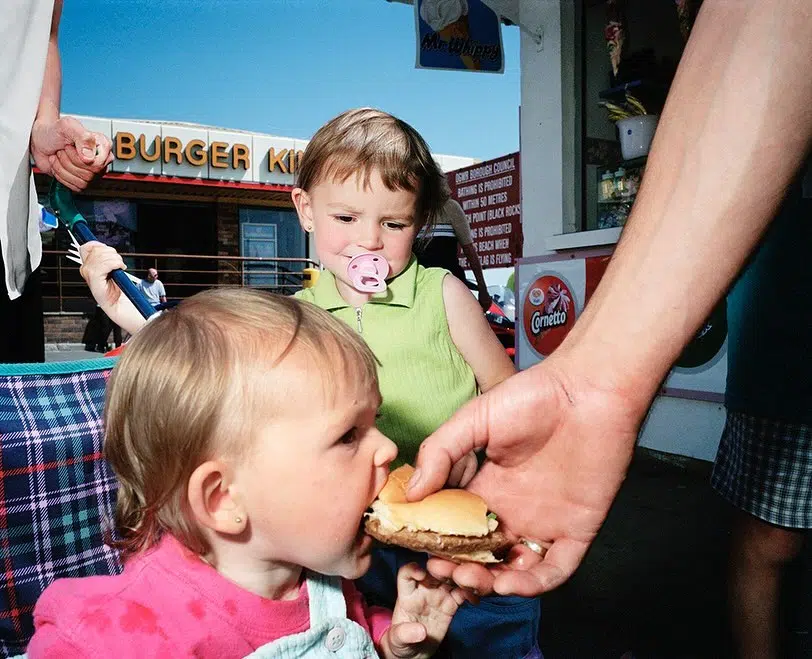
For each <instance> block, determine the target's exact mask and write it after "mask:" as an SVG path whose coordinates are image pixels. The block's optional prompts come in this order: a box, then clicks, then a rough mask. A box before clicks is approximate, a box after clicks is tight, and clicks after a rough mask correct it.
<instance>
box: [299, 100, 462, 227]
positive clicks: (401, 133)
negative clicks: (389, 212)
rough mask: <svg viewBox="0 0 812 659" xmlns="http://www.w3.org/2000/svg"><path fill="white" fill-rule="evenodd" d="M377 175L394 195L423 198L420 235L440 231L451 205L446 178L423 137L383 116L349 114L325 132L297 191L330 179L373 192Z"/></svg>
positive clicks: (312, 145) (307, 159)
mask: <svg viewBox="0 0 812 659" xmlns="http://www.w3.org/2000/svg"><path fill="white" fill-rule="evenodd" d="M374 171H377V172H378V173H379V174H380V176H381V179H382V180H383V184H384V185H385V186H386V187H387V188H388V189H390V190H409V191H410V192H414V193H415V194H416V195H417V208H416V211H417V213H416V217H415V218H414V219H415V223H416V224H417V228H418V229H419V228H422V227H424V226H425V227H429V228H431V227H432V226H434V224H435V222H436V220H437V217H438V216H439V214H440V213H441V211H442V208H443V205H444V204H445V202H446V200H447V199H448V185H447V183H446V179H445V175H444V174H443V172H442V170H441V169H440V167H439V165H438V164H437V163H436V162H435V160H434V158H432V156H431V152H430V151H429V147H428V145H427V144H426V141H425V140H424V139H423V138H422V137H421V136H420V133H418V132H417V131H416V130H415V129H414V128H412V127H411V126H410V125H409V124H407V123H406V122H405V121H402V120H400V119H398V118H397V117H393V116H392V115H391V114H388V113H386V112H383V111H381V110H375V109H374V108H358V109H356V110H348V111H347V112H343V113H342V114H340V115H338V116H337V117H335V118H334V119H331V120H330V121H328V122H327V123H326V124H324V126H322V127H321V128H319V130H318V131H316V134H315V135H314V136H313V139H311V140H310V142H309V143H308V145H307V148H305V152H304V155H303V156H302V161H301V163H300V165H299V173H298V177H297V185H298V186H299V187H300V188H302V189H303V190H305V191H307V190H310V189H311V188H312V187H313V186H314V185H316V184H318V183H320V182H321V181H323V180H326V179H331V180H334V181H338V182H343V181H346V180H347V179H348V178H349V177H350V176H353V175H358V176H361V177H363V181H364V185H366V186H368V185H369V181H370V177H371V175H372V173H373V172H374Z"/></svg>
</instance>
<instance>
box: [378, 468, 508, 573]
mask: <svg viewBox="0 0 812 659" xmlns="http://www.w3.org/2000/svg"><path fill="white" fill-rule="evenodd" d="M413 473H414V468H413V467H411V466H410V465H403V466H402V467H399V468H398V469H395V470H394V471H393V472H392V473H391V474H389V479H388V480H387V482H386V485H385V486H384V488H383V489H382V490H381V493H380V494H379V495H378V498H377V499H376V500H375V501H374V502H373V503H372V512H370V513H367V520H366V524H365V530H366V532H367V534H368V535H370V536H372V537H373V538H375V539H376V540H379V541H380V542H383V543H385V544H388V545H397V546H398V547H405V548H407V549H412V550H413V551H422V552H426V553H428V554H432V555H433V556H439V557H441V558H447V559H449V560H452V561H457V562H472V563H498V562H500V561H501V559H502V558H503V557H504V556H505V554H507V551H508V550H509V549H510V547H511V545H512V544H513V543H512V542H510V540H508V538H507V537H506V536H505V534H504V533H502V532H501V531H497V530H496V528H497V527H498V525H499V522H498V521H497V520H496V515H494V514H493V513H490V514H489V513H488V506H487V504H486V503H485V502H484V501H483V500H482V498H480V497H478V496H477V495H476V494H473V493H472V492H468V491H466V490H459V489H448V490H440V491H439V492H435V493H434V494H430V495H429V496H427V497H426V498H425V499H423V500H422V501H415V502H413V503H409V502H408V501H407V500H406V484H407V483H408V482H409V479H410V478H411V477H412V474H413Z"/></svg>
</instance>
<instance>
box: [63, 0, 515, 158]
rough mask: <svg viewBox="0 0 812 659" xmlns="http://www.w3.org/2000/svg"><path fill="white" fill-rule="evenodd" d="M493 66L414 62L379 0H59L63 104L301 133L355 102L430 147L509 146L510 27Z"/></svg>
mask: <svg viewBox="0 0 812 659" xmlns="http://www.w3.org/2000/svg"><path fill="white" fill-rule="evenodd" d="M503 39H504V50H505V58H506V60H505V73H504V74H502V75H496V74H484V73H466V72H447V71H426V70H416V69H415V68H414V60H415V37H414V8H413V7H411V6H408V5H402V4H397V3H391V4H390V3H388V2H386V0H65V9H64V12H63V16H62V23H61V28H60V49H61V53H62V68H63V90H62V110H63V112H67V113H76V114H91V115H99V116H105V117H120V118H128V119H163V120H176V121H190V122H195V123H202V124H209V125H215V126H221V127H224V128H239V129H243V130H252V131H258V132H265V133H272V134H275V135H282V136H287V137H300V138H308V137H310V136H311V135H312V134H313V132H315V130H316V129H318V127H319V126H320V125H322V124H323V123H324V122H325V121H327V120H328V119H330V118H331V117H332V116H334V115H336V114H338V113H339V112H341V111H343V110H345V109H347V108H350V107H357V106H362V105H373V106H376V107H380V108H382V109H384V110H387V111H389V112H391V113H393V114H395V115H397V116H399V117H401V118H402V119H404V120H406V121H408V122H409V123H411V124H412V125H413V126H414V127H415V128H417V129H418V130H419V131H420V132H421V133H422V134H423V136H424V137H425V138H426V140H428V142H429V145H430V146H431V148H432V150H433V151H434V152H436V153H445V154H453V155H461V156H473V157H476V158H481V159H488V158H494V157H497V156H500V155H502V154H504V153H509V152H511V151H516V150H518V148H519V118H518V113H519V110H518V108H519V30H518V28H516V27H503Z"/></svg>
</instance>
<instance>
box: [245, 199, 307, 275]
mask: <svg viewBox="0 0 812 659" xmlns="http://www.w3.org/2000/svg"><path fill="white" fill-rule="evenodd" d="M305 245H306V242H305V235H304V232H303V231H302V228H301V226H300V225H299V220H298V218H297V216H296V212H295V211H294V210H293V209H277V208H240V256H247V257H266V258H304V257H305V255H306V254H305V249H306V247H305ZM302 267H303V264H302V263H300V262H292V263H286V262H284V261H280V262H272V263H268V262H254V263H252V262H250V261H248V262H246V263H245V264H244V266H243V268H244V271H243V272H244V274H243V283H244V284H245V285H247V286H258V287H262V288H273V287H277V286H281V285H283V284H290V283H296V282H298V279H296V278H289V277H285V276H284V274H282V275H277V274H269V271H272V272H273V273H286V272H292V273H297V275H298V273H299V272H300V271H301V269H302Z"/></svg>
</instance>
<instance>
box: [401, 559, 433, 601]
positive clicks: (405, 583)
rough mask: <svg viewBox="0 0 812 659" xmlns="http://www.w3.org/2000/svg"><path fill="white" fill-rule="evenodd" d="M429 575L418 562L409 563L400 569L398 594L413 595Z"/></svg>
mask: <svg viewBox="0 0 812 659" xmlns="http://www.w3.org/2000/svg"><path fill="white" fill-rule="evenodd" d="M427 576H428V575H427V573H426V571H425V570H424V569H423V568H421V567H420V566H419V565H418V564H417V563H407V564H406V565H404V566H403V567H401V568H400V569H399V570H398V595H399V596H404V595H411V594H412V593H413V592H414V591H415V590H416V589H417V586H418V584H419V583H420V582H421V581H423V580H424V579H425V578H426V577H427Z"/></svg>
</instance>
